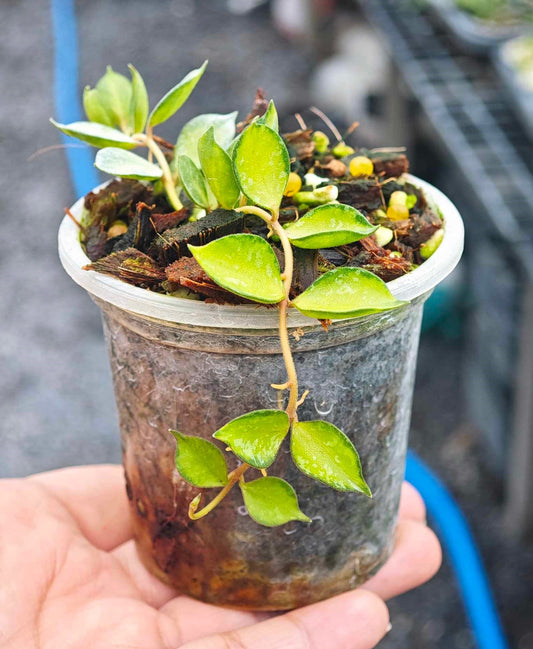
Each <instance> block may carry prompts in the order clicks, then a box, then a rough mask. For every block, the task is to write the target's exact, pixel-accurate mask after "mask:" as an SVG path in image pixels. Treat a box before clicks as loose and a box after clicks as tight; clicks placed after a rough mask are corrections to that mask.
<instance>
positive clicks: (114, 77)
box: [53, 63, 404, 527]
mask: <svg viewBox="0 0 533 649" xmlns="http://www.w3.org/2000/svg"><path fill="white" fill-rule="evenodd" d="M205 66H206V64H205V63H204V65H203V66H202V67H201V68H199V69H197V70H193V71H192V72H190V73H189V74H188V75H187V76H186V77H185V78H184V79H183V80H182V81H181V82H180V83H179V84H178V85H176V86H175V87H174V88H172V89H171V90H170V91H169V92H168V93H167V94H166V95H165V96H164V97H163V98H162V99H161V100H160V101H159V103H158V104H157V105H156V107H155V108H154V109H153V110H152V111H151V112H149V104H148V97H147V93H146V87H145V84H144V82H143V80H142V77H141V76H140V74H139V73H138V72H137V70H136V69H135V68H134V67H133V66H130V71H131V75H132V78H131V81H130V80H128V79H127V78H126V77H124V76H122V75H120V74H117V73H116V72H114V71H113V70H111V68H108V70H107V72H106V74H105V75H104V77H103V78H102V79H101V80H100V81H99V82H98V83H97V85H96V87H95V88H94V89H88V88H87V89H86V90H85V93H84V105H85V109H86V113H87V116H88V118H89V120H90V121H88V122H77V123H74V124H68V125H63V124H57V123H56V122H53V123H54V125H55V126H57V127H58V128H60V129H61V130H62V131H63V132H65V133H67V134H68V135H72V136H74V137H77V138H79V139H81V140H83V141H85V142H88V143H89V144H92V145H94V146H97V147H103V148H101V150H100V151H99V152H98V153H97V156H96V160H95V165H96V166H97V167H98V168H99V169H101V170H103V171H106V172H107V173H110V174H113V175H115V176H120V177H122V178H136V179H142V180H146V181H154V180H161V181H162V182H163V185H164V188H165V191H166V195H167V197H168V200H169V202H170V203H171V205H172V206H173V207H174V209H176V210H178V209H181V208H182V203H181V201H180V199H179V194H180V191H181V190H182V189H183V190H184V191H185V192H186V194H187V195H188V197H189V198H190V200H191V201H192V203H193V204H194V205H195V207H196V208H199V209H203V210H206V211H210V210H212V209H214V208H216V207H218V206H221V207H223V208H225V209H233V210H235V211H237V212H242V213H245V214H250V215H254V216H255V217H259V218H260V219H262V220H263V221H264V223H265V224H266V226H267V227H268V231H269V238H270V237H272V239H275V240H276V241H279V243H280V244H281V248H282V250H283V270H281V268H280V264H279V262H278V257H277V256H276V254H275V253H274V249H273V247H272V246H271V245H270V243H269V241H268V240H266V239H265V238H263V237H261V236H258V235H255V234H247V233H239V234H229V235H227V236H224V237H220V238H218V239H215V240H213V241H211V242H210V243H207V244H206V245H199V246H194V245H190V244H189V245H188V249H189V251H190V253H191V254H192V255H193V257H194V258H195V259H196V261H197V262H198V263H199V265H200V266H201V267H202V269H203V270H204V271H205V272H206V273H207V275H208V276H209V277H210V278H211V279H212V280H213V281H214V282H216V283H217V284H218V285H220V286H221V287H223V288H224V289H226V290H228V291H230V292H232V293H234V294H236V295H238V296H240V297H243V298H246V299H248V300H251V301H253V302H257V303H260V304H272V305H274V304H275V305H277V307H278V313H279V339H280V346H281V351H282V354H283V359H284V362H285V367H286V370H287V380H286V382H285V383H283V384H272V387H274V388H275V389H277V390H279V391H280V393H281V394H282V395H283V394H285V395H286V398H285V399H282V401H283V402H284V406H285V407H284V408H283V409H280V410H256V411H253V412H249V413H245V414H243V415H242V416H240V417H238V418H236V419H234V420H232V421H230V422H229V423H227V424H226V425H225V426H223V427H222V428H220V429H219V430H217V431H215V432H214V434H213V437H214V438H215V439H216V440H219V441H220V442H223V443H224V444H225V445H226V447H227V449H229V450H231V452H232V453H233V454H234V455H235V456H236V457H237V458H239V460H240V464H239V465H238V467H237V468H236V469H234V470H231V471H229V470H228V467H227V464H226V459H225V456H224V454H223V452H222V451H221V450H220V448H219V447H218V446H216V445H215V444H214V443H212V442H209V441H207V440H204V439H201V438H198V437H195V436H190V435H186V434H183V433H182V432H181V431H180V432H178V431H171V433H172V434H173V435H174V437H175V439H176V466H177V469H178V471H179V472H180V474H181V476H182V477H183V479H184V480H186V481H187V482H189V483H190V484H191V485H194V486H196V487H199V488H201V489H219V492H218V494H217V495H215V496H214V497H213V498H212V499H211V501H210V502H209V503H208V504H207V505H206V506H204V507H203V508H202V509H199V507H200V504H201V500H202V492H200V493H199V494H198V495H197V496H196V497H195V498H194V499H193V501H192V502H191V503H190V506H189V516H190V518H191V519H194V520H196V519H199V518H202V517H203V516H205V515H206V514H208V513H209V512H210V511H212V510H213V509H214V508H215V507H216V506H217V505H218V504H219V503H220V502H221V501H222V500H223V498H224V497H225V496H226V495H227V494H228V493H229V491H230V490H231V489H232V488H233V487H234V486H235V485H237V484H238V485H239V487H240V490H241V492H242V495H243V498H244V502H245V505H246V507H247V510H248V513H249V514H250V516H251V517H252V518H253V519H254V520H255V521H257V522H258V523H259V524H261V525H266V526H270V527H272V526H277V525H281V524H284V523H286V522H288V521H290V520H300V521H307V522H309V521H310V519H309V518H308V516H306V515H305V514H304V513H303V512H302V511H301V510H300V508H299V505H298V499H297V495H296V493H295V491H294V489H293V488H292V487H291V485H289V484H288V483H287V482H286V481H284V480H282V479H281V478H278V477H273V476H269V475H267V469H269V467H270V466H271V465H272V464H273V462H274V461H275V459H276V456H277V454H278V451H279V449H280V447H281V444H282V443H283V441H284V439H285V438H286V437H287V436H290V448H291V454H292V458H293V461H294V463H295V464H296V466H297V467H298V469H299V470H300V471H302V472H303V473H304V474H306V475H307V476H309V477H311V478H314V479H315V480H318V481H320V482H323V483H325V484H327V485H329V486H330V487H332V488H334V489H337V490H340V491H349V492H360V493H363V494H366V495H367V496H370V495H371V491H370V488H369V486H368V485H367V484H366V482H365V479H364V477H363V472H362V468H361V463H360V460H359V456H358V454H357V451H356V449H355V447H354V446H353V444H352V442H351V441H350V440H349V438H348V437H347V436H346V435H345V434H344V433H343V432H342V431H341V430H340V429H339V428H337V426H335V425H333V424H332V423H329V422H326V421H321V420H319V421H300V420H299V418H298V408H299V406H300V405H301V404H302V403H303V401H304V399H305V398H306V396H307V391H306V392H304V393H303V394H300V392H299V387H298V376H297V373H296V368H295V365H294V361H293V357H292V352H291V347H290V342H289V332H288V327H287V312H288V309H289V308H291V307H292V308H296V309H297V310H298V311H300V312H301V313H303V314H304V315H307V316H310V317H312V318H319V319H320V320H334V319H342V318H354V317H359V316H364V315H369V314H373V313H379V312H382V311H386V310H389V309H395V308H398V307H401V306H402V305H403V304H404V302H401V301H398V300H396V299H395V298H394V297H393V296H392V295H391V293H390V291H389V289H388V288H387V285H386V284H385V283H384V282H383V281H382V280H381V279H380V278H378V277H377V276H376V275H374V274H372V273H370V272H368V271H366V270H363V269H361V268H356V267H344V268H336V269H334V270H330V271H328V272H326V273H324V274H323V275H321V276H320V277H319V278H318V279H317V280H316V281H315V282H314V283H313V284H311V285H310V286H309V287H308V288H307V289H306V290H305V291H303V292H302V293H300V294H299V295H298V296H297V297H296V298H294V299H292V300H291V299H290V295H289V292H290V288H291V285H292V280H293V268H294V250H293V249H294V248H304V249H317V250H318V249H322V248H333V247H336V246H341V245H345V244H350V243H353V242H355V241H358V240H360V239H362V238H364V237H368V236H369V235H371V234H372V233H373V232H375V231H376V230H377V229H378V226H373V225H372V224H371V223H370V222H369V221H368V220H367V219H366V218H365V216H364V215H363V214H362V213H360V212H359V211H358V210H356V209H355V208H353V207H351V206H349V205H344V204H340V203H338V202H337V201H336V200H330V199H328V201H329V202H326V203H325V204H319V205H318V206H317V207H314V208H313V209H310V210H309V211H307V213H306V214H305V215H304V216H302V217H301V218H299V219H298V220H296V221H293V222H291V223H289V224H285V225H282V224H281V223H280V220H279V211H280V205H281V201H282V199H283V196H284V194H285V195H286V194H287V185H288V182H289V177H290V175H291V173H290V160H289V153H288V150H287V146H286V144H285V142H284V140H283V138H282V137H281V136H280V135H279V134H278V117H277V112H276V109H275V106H274V104H273V102H270V104H269V106H268V109H267V111H266V112H265V114H264V115H262V116H260V117H256V118H255V119H253V121H251V123H249V124H248V126H246V128H244V130H243V131H242V132H241V133H239V134H238V135H236V133H235V117H236V113H231V114H229V115H217V114H207V115H199V116H198V117H195V118H194V119H192V120H191V121H189V122H188V123H187V124H186V125H185V126H184V128H183V129H182V131H181V133H180V135H179V137H178V140H177V143H176V146H175V147H174V151H173V155H172V158H171V159H170V160H167V157H166V156H165V154H164V153H163V151H162V150H161V148H160V147H159V145H158V140H160V138H157V136H155V135H154V134H153V128H154V127H155V126H157V125H158V124H160V123H162V122H163V121H165V120H167V119H168V118H169V117H171V116H172V115H173V114H174V113H175V112H176V111H177V110H178V109H179V108H180V107H181V106H182V105H183V103H184V102H185V101H186V99H187V98H188V96H189V95H190V93H191V92H192V90H193V89H194V87H195V85H196V83H197V82H198V80H199V79H200V77H201V76H202V74H203V72H204V70H205ZM117 127H118V128H117ZM136 146H146V147H147V148H148V151H149V154H150V155H151V156H153V157H154V158H155V160H156V163H157V164H156V163H154V162H152V161H151V160H146V159H144V158H142V157H140V156H138V155H136V154H134V153H132V152H131V151H128V150H127V149H132V148H134V147H136ZM169 158H170V156H169ZM293 175H295V174H293ZM300 184H301V183H300ZM253 471H256V472H259V475H258V476H256V477H255V479H251V480H246V477H247V475H246V474H248V475H249V472H253Z"/></svg>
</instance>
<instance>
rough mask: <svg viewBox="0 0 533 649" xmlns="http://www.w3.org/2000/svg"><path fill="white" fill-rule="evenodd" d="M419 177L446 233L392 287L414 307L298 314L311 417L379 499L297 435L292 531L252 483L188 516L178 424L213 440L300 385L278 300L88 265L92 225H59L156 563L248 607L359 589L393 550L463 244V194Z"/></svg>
mask: <svg viewBox="0 0 533 649" xmlns="http://www.w3.org/2000/svg"><path fill="white" fill-rule="evenodd" d="M411 180H412V181H413V182H415V183H416V184H418V185H419V186H420V187H422V189H423V190H424V191H425V192H426V194H427V196H428V197H429V198H430V199H431V198H432V199H433V200H434V201H435V202H436V204H437V205H438V207H439V208H440V210H441V213H442V215H443V218H444V222H445V235H444V238H443V241H442V244H441V246H440V247H439V249H438V250H437V251H436V252H435V253H434V254H433V256H432V257H430V259H429V260H428V261H426V262H425V263H424V264H423V265H422V266H420V267H419V268H418V269H416V270H415V271H413V272H412V273H410V274H408V275H405V276H403V277H401V278H399V279H397V280H394V281H393V282H390V283H389V287H390V289H391V291H392V293H393V294H394V295H395V297H397V298H399V299H402V300H409V301H410V304H408V305H407V306H405V307H402V308H400V309H396V310H394V311H391V312H386V313H382V314H378V315H372V316H367V317H364V318H359V319H352V320H343V321H336V322H335V323H334V324H333V325H332V326H330V327H329V330H328V331H327V332H326V331H324V329H323V328H322V326H321V325H320V324H318V323H317V322H316V321H315V320H312V319H310V318H307V317H305V316H302V315H301V314H299V313H298V312H296V310H294V312H291V313H290V317H289V327H290V330H291V332H293V333H295V334H296V335H294V336H291V339H292V348H293V352H294V358H295V363H296V369H297V372H298V377H299V382H300V386H301V389H302V390H304V389H309V390H310V394H309V396H308V397H307V399H306V401H305V403H304V404H303V405H302V406H301V407H300V410H299V412H300V417H301V419H303V420H311V419H320V418H323V417H324V418H327V420H328V421H330V422H332V423H334V424H336V425H338V426H339V427H342V430H343V431H345V432H346V434H347V435H348V436H349V437H350V438H351V439H352V441H353V442H354V444H355V445H356V447H357V449H358V451H359V455H360V457H361V462H362V465H363V470H364V475H365V478H366V481H367V482H368V484H369V485H370V488H371V490H372V492H373V498H372V499H370V498H368V497H366V496H364V495H362V494H358V493H345V492H338V491H334V490H333V489H331V488H329V487H327V486H325V485H321V484H320V483H317V482H316V481H314V480H311V479H310V478H308V477H306V476H305V475H303V474H302V473H300V472H299V471H298V469H297V468H296V467H295V466H294V464H293V463H292V461H291V458H290V453H289V448H288V445H286V446H285V447H284V449H283V450H284V452H281V453H280V454H279V456H278V459H277V460H276V462H275V464H274V465H273V466H272V474H273V475H277V476H280V477H283V478H285V479H286V480H287V481H288V482H289V483H290V484H292V485H293V486H294V487H295V489H296V492H297V493H298V495H299V501H300V506H301V508H302V510H303V511H304V512H305V513H306V514H308V515H309V516H310V517H311V518H312V522H311V523H302V522H292V523H288V524H286V525H284V526H281V527H278V528H268V527H262V526H260V525H258V524H257V523H255V522H254V521H253V520H252V519H251V518H250V517H249V516H248V515H247V512H246V509H245V507H244V506H243V502H242V496H241V494H240V492H239V490H238V489H233V490H232V491H231V492H230V494H229V496H228V497H226V499H225V500H224V501H222V503H221V504H220V505H219V506H218V507H217V508H216V509H215V510H214V511H213V512H211V513H210V514H209V515H208V516H206V517H205V518H202V519H201V520H198V521H191V520H189V518H188V504H189V502H190V501H191V500H192V499H193V498H194V497H195V496H196V495H197V493H198V492H199V489H198V488H196V487H192V486H191V485H189V484H187V483H186V482H185V481H184V480H182V478H181V477H180V475H179V474H178V473H177V471H176V469H175V464H174V453H175V441H174V438H173V437H172V436H171V435H170V434H169V432H168V430H169V428H174V429H176V430H179V431H181V432H183V433H185V434H188V435H199V436H202V437H204V438H205V439H210V440H211V439H212V437H211V436H212V434H213V432H214V431H216V430H217V429H218V428H220V427H221V426H222V425H224V424H225V423H227V422H228V421H229V420H231V419H233V418H234V417H238V416H239V415H242V414H243V413H245V412H249V411H251V410H254V409H260V408H276V407H277V404H278V401H277V399H278V392H277V391H275V390H274V389H273V388H271V387H270V383H272V382H278V383H282V382H284V381H285V380H286V370H285V366H284V363H283V360H282V356H281V352H280V347H279V339H278V332H277V324H278V323H277V310H276V309H272V308H270V309H269V308H265V307H262V306H253V305H252V306H218V305H214V304H206V303H204V302H199V301H194V300H187V299H180V298H175V297H170V296H165V295H160V294H156V293H151V292H149V291H146V290H144V289H140V288H137V287H134V286H131V285H128V284H126V283H123V282H121V281H119V280H116V279H114V278H112V277H108V276H105V275H102V274H98V273H95V272H93V271H85V270H82V267H83V266H84V265H85V264H86V263H88V259H87V257H86V256H85V253H84V252H83V250H82V248H81V246H80V243H79V233H78V230H77V228H76V226H75V225H74V223H73V222H72V221H71V220H70V219H68V218H65V220H64V221H63V223H62V224H61V228H60V231H59V251H60V256H61V261H62V263H63V265H64V267H65V269H66V271H67V272H68V273H69V274H70V275H71V276H72V278H73V279H74V281H76V282H77V283H78V284H80V285H81V286H82V287H83V288H85V289H86V290H87V291H88V292H89V294H90V295H91V297H92V298H93V299H94V300H95V302H96V303H97V304H98V305H99V306H100V308H101V310H102V315H103V322H104V330H105V334H106V338H107V342H108V346H109V355H110V361H111V368H112V372H113V380H114V386H115V397H116V402H117V408H118V412H119V420H120V429H121V437H122V449H123V462H124V471H125V477H126V489H127V493H128V497H129V500H130V504H131V512H132V517H133V522H134V529H135V537H136V541H137V546H138V550H139V553H140V556H141V558H142V560H143V562H144V563H145V565H146V566H147V567H148V569H149V570H150V571H151V572H153V573H154V574H155V575H157V576H158V577H159V578H160V579H161V580H163V581H165V582H167V583H168V584H171V585H172V586H174V587H176V588H177V589H179V590H180V591H181V592H182V593H187V594H189V595H191V596H193V597H196V598H199V599H202V600H204V601H207V602H212V603H215V604H221V605H227V606H235V607H240V608H249V609H264V610H276V609H289V608H293V607H297V606H301V605H304V604H308V603H311V602H313V601H317V600H320V599H324V598H326V597H329V596H331V595H335V594H337V593H340V592H342V591H345V590H348V589H351V588H355V587H356V586H358V585H360V584H362V583H363V582H364V581H365V580H366V579H368V578H369V577H370V576H371V575H372V574H374V573H375V572H376V571H377V570H378V569H379V568H380V567H381V566H382V564H383V563H384V562H385V561H386V559H387V557H388V556H389V553H390V552H391V549H392V546H393V543H394V531H395V525H396V518H397V511H398V503H399V497H400V488H401V483H402V480H403V474H404V463H405V452H406V447H407V436H408V429H409V419H410V411H411V401H412V392H413V383H414V375H415V365H416V355H417V349H418V340H419V332H420V322H421V318H422V309H423V304H424V301H425V300H426V299H427V297H428V296H429V295H430V293H431V290H432V289H433V288H434V287H435V286H436V285H437V284H438V283H439V282H441V281H442V280H443V279H444V278H445V277H446V276H447V275H448V274H449V273H450V272H451V270H452V269H453V268H454V267H455V265H456V264H457V262H458V260H459V258H460V256H461V252H462V248H463V225H462V221H461V218H460V216H459V214H458V212H457V210H456V209H455V207H454V206H453V205H452V203H451V202H450V201H449V200H448V199H447V198H446V197H445V196H444V195H443V194H442V193H441V192H439V191H438V190H436V189H435V188H433V187H432V186H430V185H428V184H427V183H425V182H423V181H420V180H418V179H416V178H412V179H411ZM81 207H82V201H81V200H80V201H78V202H77V203H76V204H75V205H74V207H73V208H72V212H73V213H74V214H75V215H79V213H80V211H81ZM302 333H303V335H302ZM285 443H287V442H285ZM230 462H231V460H230ZM236 463H237V462H236V460H235V465H236ZM205 491H206V497H207V498H209V497H210V495H209V490H205Z"/></svg>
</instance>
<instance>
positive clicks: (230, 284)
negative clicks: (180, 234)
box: [188, 234, 285, 304]
mask: <svg viewBox="0 0 533 649" xmlns="http://www.w3.org/2000/svg"><path fill="white" fill-rule="evenodd" d="M188 248H189V250H190V251H191V252H192V254H193V256H194V258H195V259H196V261H197V262H198V263H199V264H200V266H201V267H202V268H203V269H204V270H205V272H206V273H207V274H208V275H209V277H211V279H213V280H214V281H215V282H216V283H217V284H219V285H220V286H222V287H223V288H225V289H227V290H228V291H231V292H232V293H236V294H237V295H240V296H241V297H245V298H248V299H249V300H254V301H255V302H261V303H263V304H275V303H277V302H281V300H283V299H284V298H285V290H284V288H283V281H282V279H281V271H280V268H279V263H278V260H277V257H276V255H275V254H274V251H273V250H272V248H271V246H270V245H269V244H268V243H267V242H266V241H265V240H264V239H262V238H261V237H259V236H257V235H256V234H229V235H228V236H227V237H221V238H220V239H215V240H214V241H211V242H210V243H208V244H206V245H205V246H191V245H190V244H189V246H188Z"/></svg>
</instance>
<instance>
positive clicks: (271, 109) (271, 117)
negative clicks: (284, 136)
mask: <svg viewBox="0 0 533 649" xmlns="http://www.w3.org/2000/svg"><path fill="white" fill-rule="evenodd" d="M257 122H258V124H266V125H267V126H270V128H271V129H272V130H274V131H278V130H279V120H278V111H277V110H276V107H275V106H274V102H273V100H272V99H271V100H270V103H269V104H268V108H267V109H266V112H265V114H264V115H262V116H261V117H259V119H258V120H257Z"/></svg>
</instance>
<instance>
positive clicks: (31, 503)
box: [0, 466, 441, 649]
mask: <svg viewBox="0 0 533 649" xmlns="http://www.w3.org/2000/svg"><path fill="white" fill-rule="evenodd" d="M0 521H1V523H0V649H29V648H30V647H38V648H39V649H119V648H120V649H178V647H180V648H181V649H252V648H253V649H371V648H372V647H374V646H375V645H376V644H377V643H378V642H379V640H380V639H381V638H382V637H383V636H384V635H385V633H386V632H387V628H388V625H389V619H388V612H387V607H386V606H385V604H384V602H383V600H385V599H388V598H390V597H394V596H395V595H398V594H400V593H402V592H405V591H406V590H409V589H410V588H414V587H415V586H418V585H420V584H422V583H423V582H424V581H426V580H427V579H429V578H430V577H431V576H432V575H433V574H434V573H435V572H436V571H437V569H438V567H439V565H440V560H441V554H440V547H439V544H438V541H437V540H436V538H435V536H434V534H433V533H432V532H431V531H430V530H429V529H428V528H427V527H426V525H425V509H424V505H423V502H422V500H421V498H420V496H419V495H418V493H417V492H416V491H415V490H414V488H413V487H411V486H410V485H409V484H407V483H406V484H404V488H403V493H402V502H401V506H400V523H399V526H398V532H397V541H396V547H395V550H394V552H393V554H392V556H391V558H390V559H389V561H388V562H387V564H386V565H385V566H384V567H383V568H382V569H381V570H380V571H379V572H378V574H377V575H375V576H374V577H373V578H372V579H370V581H368V582H367V583H365V585H364V587H362V588H359V589H357V590H355V591H351V592H349V593H344V594H343V595H339V596H337V597H334V598H332V599H330V600H326V601H324V602H320V603H318V604H313V605H312V606H307V607H305V608H301V609H299V610H295V611H291V612H289V613H285V614H283V615H277V616H272V615H268V614H264V613H252V612H243V611H236V610H232V609H224V608H218V607H216V606H212V605H210V604H204V603H202V602H198V601H196V600H193V599H191V598H189V597H186V596H184V595H178V594H177V593H176V592H175V591H173V590H172V589H171V588H169V587H168V586H165V585H163V584H162V583H161V582H159V581H158V580H157V579H156V578H155V577H153V576H152V575H150V574H149V573H148V572H147V570H146V569H145V568H144V566H143V565H142V564H141V562H140V560H139V558H138V557H137V553H136V550H135V546H134V541H133V539H132V530H131V524H130V518H129V508H128V502H127V499H126V495H125V489H124V480H123V473H122V470H121V468H120V467H118V466H92V467H91V466H89V467H79V468H69V469H63V470H60V471H52V472H50V473H42V474H39V475H35V476H32V477H30V478H26V479H23V480H1V481H0Z"/></svg>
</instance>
